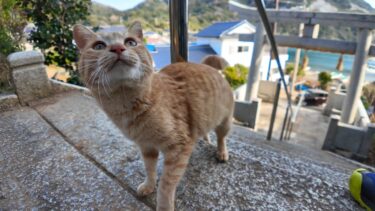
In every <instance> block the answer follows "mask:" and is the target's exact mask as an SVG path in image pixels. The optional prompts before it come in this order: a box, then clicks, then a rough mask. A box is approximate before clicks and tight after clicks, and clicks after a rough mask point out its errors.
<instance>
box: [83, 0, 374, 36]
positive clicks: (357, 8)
mask: <svg viewBox="0 0 375 211" xmlns="http://www.w3.org/2000/svg"><path fill="white" fill-rule="evenodd" d="M236 1H237V2H240V3H244V4H246V5H252V6H254V5H255V3H254V0H236ZM188 2H189V31H191V32H197V31H199V30H201V29H202V28H204V27H206V26H208V25H210V24H212V23H213V22H218V21H231V20H238V17H237V15H236V14H235V13H233V12H232V11H230V10H229V9H228V1H227V0H189V1H188ZM304 2H306V5H304ZM265 4H266V7H268V8H273V7H274V0H265ZM280 7H281V8H284V9H298V10H300V9H301V7H305V10H307V11H321V12H338V11H339V12H358V13H375V9H374V8H372V7H371V6H370V5H369V4H368V3H367V2H365V1H364V0H288V1H281V3H280ZM91 11H92V12H91V15H90V17H89V21H88V22H89V24H91V25H92V26H98V25H114V24H125V25H126V26H127V25H129V24H130V22H132V21H134V20H140V21H142V23H143V26H144V28H145V30H147V31H155V32H158V33H163V32H167V31H169V12H168V0H145V1H144V2H143V3H141V4H139V5H138V6H136V7H134V8H132V9H130V10H126V11H119V10H117V9H114V8H111V7H108V6H105V5H102V4H99V3H96V2H93V4H92V8H91ZM249 21H250V22H253V20H249ZM278 29H279V31H280V33H282V34H297V26H296V25H290V24H280V25H279V27H278ZM355 36H356V33H355V30H353V29H351V28H347V27H341V28H340V30H337V28H333V27H329V26H321V29H320V37H322V38H328V39H341V40H355Z"/></svg>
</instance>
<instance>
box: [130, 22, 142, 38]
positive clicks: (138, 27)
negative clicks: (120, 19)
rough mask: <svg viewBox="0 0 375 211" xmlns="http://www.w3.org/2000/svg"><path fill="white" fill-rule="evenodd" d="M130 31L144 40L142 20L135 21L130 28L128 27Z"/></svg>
mask: <svg viewBox="0 0 375 211" xmlns="http://www.w3.org/2000/svg"><path fill="white" fill-rule="evenodd" d="M128 32H129V33H130V34H133V35H135V36H137V37H138V38H139V39H141V40H143V32H142V24H141V22H139V21H134V22H133V23H132V24H131V25H130V27H129V29H128Z"/></svg>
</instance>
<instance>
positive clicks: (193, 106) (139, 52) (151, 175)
mask: <svg viewBox="0 0 375 211" xmlns="http://www.w3.org/2000/svg"><path fill="white" fill-rule="evenodd" d="M128 37H131V38H132V39H135V40H136V41H137V43H138V44H137V46H126V45H124V47H125V51H124V52H123V53H122V54H121V55H120V54H119V55H116V54H115V53H113V52H110V51H109V49H110V48H111V45H112V44H121V43H123V40H124V39H127V38H128ZM74 39H75V41H76V43H77V44H78V46H79V48H80V51H81V58H80V61H79V70H80V74H81V75H82V77H83V80H84V81H85V83H86V85H87V86H88V87H89V88H90V89H91V91H92V93H93V95H94V96H95V97H96V99H97V101H98V103H99V104H100V105H101V107H102V108H103V110H104V111H105V112H106V113H107V114H108V116H109V117H110V118H111V119H112V120H113V122H114V123H115V124H116V125H117V126H118V127H119V128H120V129H121V130H122V132H123V133H124V134H125V135H126V136H128V137H129V138H130V139H132V140H133V141H134V142H135V143H137V145H138V146H139V147H140V149H141V153H142V157H143V160H144V163H145V169H146V173H147V177H146V179H145V181H144V182H143V183H142V184H140V185H139V187H138V190H137V192H138V194H139V195H141V196H144V195H148V194H150V193H152V192H153V191H154V188H155V185H156V181H157V174H156V163H157V159H158V156H159V152H161V153H162V154H163V155H164V167H163V173H162V175H161V178H160V183H159V186H158V193H157V210H174V199H175V191H176V187H177V185H178V183H179V181H180V179H181V177H182V176H183V174H184V171H185V169H186V166H187V164H188V162H189V158H190V155H191V152H192V150H193V148H194V144H195V142H196V140H197V139H198V138H199V137H203V136H205V135H206V134H207V133H208V132H209V131H210V130H215V132H216V134H217V137H218V140H217V142H218V151H217V157H218V159H219V160H221V161H226V160H228V157H229V156H228V151H227V148H226V144H225V137H226V135H227V134H228V132H229V130H230V126H231V119H232V112H233V96H232V91H231V88H230V87H229V84H228V83H227V82H226V81H225V80H224V79H223V78H222V76H221V75H220V74H219V73H218V71H217V70H216V69H214V68H212V67H210V66H207V65H204V64H192V63H176V64H172V65H169V66H167V67H165V68H164V69H162V70H161V71H160V72H158V73H156V72H154V71H153V69H152V59H151V56H150V54H149V53H148V51H147V50H146V48H145V47H144V45H143V43H142V39H143V37H142V31H141V27H140V24H139V23H138V22H136V23H134V24H133V25H132V26H131V27H129V32H128V33H126V34H124V35H122V36H119V35H116V36H112V38H110V36H109V37H108V36H104V35H98V34H95V33H93V32H91V31H90V30H88V29H86V28H84V27H83V26H75V27H74ZM97 40H101V41H103V42H105V43H107V46H106V47H107V48H106V49H103V50H99V51H98V50H94V49H93V48H92V46H93V44H94V43H95V42H97ZM120 57H121V58H120ZM128 60H129V61H128ZM131 71H133V72H132V74H130V73H129V72H131ZM134 71H136V72H134Z"/></svg>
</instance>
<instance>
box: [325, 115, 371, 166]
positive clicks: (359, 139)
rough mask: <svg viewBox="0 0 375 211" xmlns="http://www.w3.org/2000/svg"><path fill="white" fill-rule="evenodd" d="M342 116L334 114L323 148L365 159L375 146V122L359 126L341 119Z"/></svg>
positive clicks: (361, 159) (357, 158) (360, 159)
mask: <svg viewBox="0 0 375 211" xmlns="http://www.w3.org/2000/svg"><path fill="white" fill-rule="evenodd" d="M339 120H340V116H338V115H332V116H331V120H330V123H329V128H328V131H327V135H326V138H325V140H324V144H323V147H322V149H323V150H329V151H333V152H337V153H339V154H341V155H344V156H347V157H350V158H353V159H356V160H359V161H365V160H366V159H367V158H369V153H370V149H371V148H372V147H373V146H375V124H368V125H367V126H366V127H358V126H354V125H349V124H345V123H342V122H340V121H339Z"/></svg>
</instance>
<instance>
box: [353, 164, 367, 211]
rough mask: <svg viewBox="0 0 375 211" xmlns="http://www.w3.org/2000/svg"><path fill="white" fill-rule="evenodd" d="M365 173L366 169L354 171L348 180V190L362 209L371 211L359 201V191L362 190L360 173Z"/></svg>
mask: <svg viewBox="0 0 375 211" xmlns="http://www.w3.org/2000/svg"><path fill="white" fill-rule="evenodd" d="M363 171H366V172H367V170H366V169H362V168H359V169H356V170H355V171H354V172H353V173H352V176H351V177H350V179H349V190H350V193H351V194H352V196H353V198H354V199H355V200H356V201H357V202H359V204H360V205H361V206H362V207H364V208H365V209H366V210H367V211H372V210H371V208H370V207H368V206H367V205H366V204H365V203H364V202H363V201H362V199H361V189H362V174H361V172H363Z"/></svg>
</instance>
